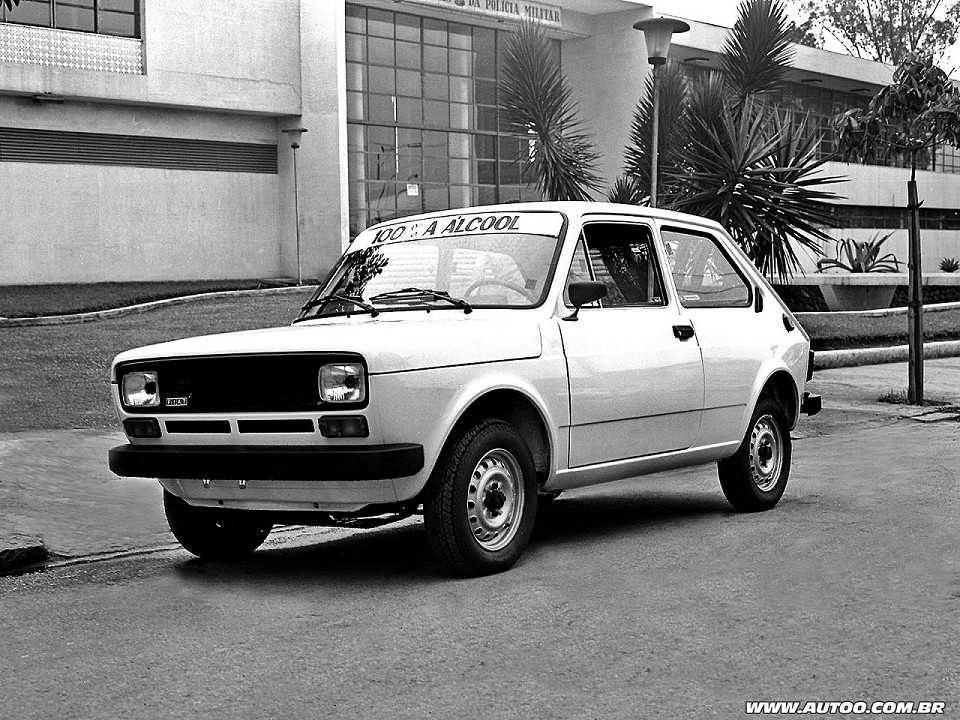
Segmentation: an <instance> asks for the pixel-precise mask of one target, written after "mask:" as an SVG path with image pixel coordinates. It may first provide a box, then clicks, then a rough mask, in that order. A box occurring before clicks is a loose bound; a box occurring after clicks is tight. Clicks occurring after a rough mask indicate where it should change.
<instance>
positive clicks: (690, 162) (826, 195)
mask: <svg viewBox="0 0 960 720" xmlns="http://www.w3.org/2000/svg"><path fill="white" fill-rule="evenodd" d="M789 38H790V23H789V20H788V19H787V13H786V9H785V6H784V4H783V2H782V0H743V2H742V4H741V5H740V9H739V16H738V18H737V22H736V23H735V25H734V27H733V28H732V29H731V30H730V33H729V35H728V38H727V41H726V43H725V45H724V55H723V57H722V60H721V65H722V68H723V73H722V74H720V73H711V74H709V75H707V76H705V77H701V78H699V79H697V80H693V81H687V82H686V84H685V85H682V86H680V87H682V94H681V91H680V90H678V89H676V88H677V83H673V84H672V85H667V84H665V85H664V86H663V90H664V91H665V94H666V95H667V97H668V98H669V99H670V100H669V102H666V103H664V102H663V98H664V95H661V103H662V104H663V105H665V106H666V107H671V103H673V102H674V96H679V97H680V102H681V106H682V110H681V111H673V112H675V114H676V115H678V116H680V121H679V122H673V121H672V120H664V119H663V116H661V127H662V128H667V130H666V132H665V133H664V135H665V136H666V138H665V139H662V140H661V143H662V144H661V152H663V149H664V148H665V147H667V148H671V150H670V152H669V154H668V157H667V162H665V163H664V162H663V161H661V166H662V167H663V175H664V180H663V182H662V185H663V187H664V192H663V197H662V198H660V205H661V206H663V207H669V208H672V209H676V210H683V211H685V212H690V213H695V214H698V215H703V216H705V217H709V218H711V219H714V220H716V221H718V222H719V223H720V224H722V225H723V226H724V227H725V228H726V229H727V230H728V232H730V234H731V235H732V236H733V237H734V238H735V239H736V240H737V241H738V242H739V243H740V245H741V246H742V247H743V249H744V250H745V251H746V252H747V254H748V255H749V256H750V257H751V259H752V260H753V261H754V263H756V265H757V267H758V268H759V269H760V270H761V271H762V272H763V273H764V274H765V275H768V276H769V277H771V278H776V277H779V278H780V279H783V278H784V277H787V276H789V275H791V274H792V273H793V271H794V270H795V269H796V268H797V267H798V266H799V264H800V259H799V257H798V254H797V248H799V247H803V248H807V249H808V250H809V251H810V252H811V253H814V254H821V251H820V247H821V243H822V242H823V241H826V240H830V239H831V238H830V237H829V236H828V235H826V233H825V232H824V231H823V229H822V227H823V226H825V225H828V224H829V216H828V214H827V210H828V208H827V206H826V205H825V204H824V203H825V202H826V201H830V200H834V199H836V195H835V194H834V193H833V192H830V191H829V190H828V189H825V186H828V185H830V184H833V183H837V182H841V181H842V180H843V178H840V177H826V176H824V175H823V174H822V169H823V167H822V166H823V164H824V162H825V160H822V159H818V157H817V154H818V153H817V148H818V143H819V137H817V136H815V135H814V134H813V133H810V132H808V131H807V126H806V122H805V120H804V119H803V118H795V117H793V116H792V115H791V114H789V113H783V112H781V111H779V110H778V109H776V108H774V107H772V106H771V105H770V104H769V103H768V102H766V96H767V95H768V94H769V93H772V92H774V91H776V90H778V89H779V88H780V87H781V86H782V85H783V83H784V81H785V79H786V73H787V71H788V69H789V62H790V55H791V52H790V45H789ZM651 114H652V108H651V107H650V103H648V102H645V100H644V99H641V101H640V103H639V104H638V106H637V110H636V113H635V117H634V123H633V129H634V132H632V133H631V140H630V145H629V146H628V148H627V150H626V158H625V169H626V172H627V174H628V175H631V176H633V177H637V178H639V180H638V181H642V179H643V178H644V175H643V174H642V173H641V172H639V170H638V169H639V168H642V167H643V164H644V163H645V162H646V157H645V155H646V147H645V146H644V145H643V143H642V139H643V138H642V136H641V135H640V134H639V133H638V132H637V131H636V128H642V127H645V126H646V124H647V123H648V122H650V119H649V118H650V116H651ZM672 148H679V151H674V150H673V149H672ZM661 157H662V156H661Z"/></svg>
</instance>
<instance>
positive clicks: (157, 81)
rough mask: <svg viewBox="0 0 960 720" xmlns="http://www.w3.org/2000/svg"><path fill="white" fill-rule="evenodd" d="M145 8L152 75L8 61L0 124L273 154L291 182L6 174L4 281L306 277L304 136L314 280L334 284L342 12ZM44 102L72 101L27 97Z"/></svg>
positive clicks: (175, 0) (226, 3)
mask: <svg viewBox="0 0 960 720" xmlns="http://www.w3.org/2000/svg"><path fill="white" fill-rule="evenodd" d="M144 6H145V7H144V18H143V27H144V33H143V35H144V45H143V46H144V54H145V60H146V62H145V75H139V76H138V75H122V74H118V73H108V72H95V71H89V70H76V69H71V68H63V67H49V66H43V65H33V64H26V63H24V64H14V63H0V125H4V126H9V127H24V128H40V129H48V130H64V131H87V132H101V133H117V134H132V135H149V136H161V137H172V138H184V139H206V140H220V141H238V142H256V143H276V144H277V145H278V150H279V151H278V170H279V174H277V175H260V174H239V173H217V172H188V171H172V170H171V171H164V170H154V169H142V168H127V167H111V166H103V167H99V166H75V165H46V164H37V165H33V164H27V165H20V164H15V163H6V162H4V163H0V187H3V188H4V203H3V205H2V206H0V232H2V236H0V258H2V263H0V283H50V282H72V281H76V282H87V281H91V282H92V281H97V280H141V279H193V278H225V277H266V276H276V275H280V274H284V275H288V276H295V275H296V273H297V251H296V224H295V221H294V218H295V208H294V200H293V197H294V191H293V189H294V177H293V163H292V151H291V149H290V146H289V138H288V136H286V135H284V134H283V133H282V132H280V130H281V129H282V128H288V127H298V126H305V127H307V128H308V130H309V132H308V133H306V134H305V135H304V137H303V140H302V147H301V149H300V150H299V155H298V161H299V162H298V165H299V191H300V230H301V233H300V234H301V262H302V267H303V275H304V277H307V278H310V277H317V276H319V275H322V274H323V273H325V272H326V270H327V269H329V267H330V266H331V265H332V264H333V263H334V262H335V261H336V259H337V258H338V257H339V255H340V253H341V250H342V247H343V245H344V243H345V242H346V240H347V238H348V201H347V172H346V139H345V137H346V113H345V111H344V107H345V104H346V91H345V50H344V42H345V37H344V2H343V0H302V2H301V1H300V0H275V1H274V2H270V3H253V2H249V3H248V2H244V3H236V2H233V1H232V0H204V2H203V3H197V2H192V1H191V0H144ZM96 40H97V38H96V36H90V41H91V42H95V41H96ZM44 92H48V93H53V94H56V95H61V96H62V97H63V98H64V102H63V103H62V104H56V103H35V102H34V101H33V100H32V99H30V98H29V97H22V96H21V97H18V96H17V95H19V94H23V95H34V94H38V93H44ZM37 198H47V201H46V203H45V206H44V210H43V212H38V211H37V205H36V204H35V203H36V202H37ZM98 236H99V237H98ZM98 246H99V247H102V249H103V255H104V258H103V259H102V260H98V259H97V257H96V254H97V248H98ZM144 256H148V257H149V262H144ZM70 257H74V258H75V261H74V262H64V260H65V259H66V258H70Z"/></svg>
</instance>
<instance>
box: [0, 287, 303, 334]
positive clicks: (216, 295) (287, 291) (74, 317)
mask: <svg viewBox="0 0 960 720" xmlns="http://www.w3.org/2000/svg"><path fill="white" fill-rule="evenodd" d="M310 290H311V287H310V286H302V285H301V286H297V285H293V286H289V287H279V288H263V289H261V290H220V291H217V292H210V293H199V294H196V295H181V296H180V297H172V298H166V299H164V300H154V301H152V302H146V303H140V304H139V305H128V306H126V307H120V308H110V309H109V310H95V311H93V312H85V313H72V314H70V315H41V316H39V317H27V318H6V317H0V328H5V327H33V326H36V325H73V324H76V323H85V322H93V321H94V320H107V319H109V318H118V317H124V316H125V315H136V314H138V313H144V312H149V311H150V310H157V309H159V308H165V307H173V306H174V305H183V304H185V303H190V302H195V301H197V300H216V299H220V298H230V297H240V296H244V295H293V294H295V293H298V292H305V291H310Z"/></svg>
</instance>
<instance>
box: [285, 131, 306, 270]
mask: <svg viewBox="0 0 960 720" xmlns="http://www.w3.org/2000/svg"><path fill="white" fill-rule="evenodd" d="M281 132H283V133H284V134H285V135H287V137H289V138H290V148H291V149H292V150H293V215H294V218H295V219H296V223H297V285H303V268H302V266H301V263H300V188H299V180H298V178H297V149H298V148H299V147H300V138H301V137H303V134H304V133H305V132H307V129H306V128H305V127H295V128H286V129H285V130H282V131H281Z"/></svg>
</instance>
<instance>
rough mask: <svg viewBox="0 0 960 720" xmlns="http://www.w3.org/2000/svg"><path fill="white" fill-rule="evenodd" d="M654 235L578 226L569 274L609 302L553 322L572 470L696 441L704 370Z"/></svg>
mask: <svg viewBox="0 0 960 720" xmlns="http://www.w3.org/2000/svg"><path fill="white" fill-rule="evenodd" d="M661 268H662V262H661V259H660V256H659V254H658V251H657V249H656V243H655V242H654V239H653V232H652V227H651V226H650V225H647V224H645V223H641V222H627V221H612V220H611V221H596V222H588V223H585V224H584V227H583V229H582V232H581V238H580V244H579V247H578V248H577V252H576V253H575V255H574V259H573V263H572V265H571V268H570V273H569V275H568V284H569V282H570V281H573V280H583V279H593V280H598V281H601V282H603V283H604V284H605V285H606V286H607V297H606V298H605V299H603V300H601V301H600V302H599V303H597V304H595V306H594V307H589V306H588V307H584V308H582V309H581V310H580V312H579V315H578V317H577V319H576V320H575V321H564V320H561V321H559V325H560V333H561V336H562V339H563V348H564V353H565V354H566V357H567V368H568V375H569V383H570V414H571V427H570V457H569V463H570V467H582V466H585V465H592V464H596V463H603V462H609V461H613V460H621V459H626V458H633V457H640V456H644V455H653V454H657V453H664V452H670V451H673V450H682V449H685V448H687V447H690V445H691V444H692V443H693V442H694V440H695V439H696V437H697V435H698V433H699V428H700V412H701V408H702V405H703V367H702V362H701V358H700V349H699V347H698V345H697V339H696V336H695V335H693V332H692V330H691V326H690V323H689V320H688V318H687V316H686V312H685V311H683V310H682V308H680V307H679V306H678V305H677V303H676V302H675V301H671V299H670V298H668V296H667V294H666V292H665V288H664V283H663V273H662V272H661Z"/></svg>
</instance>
